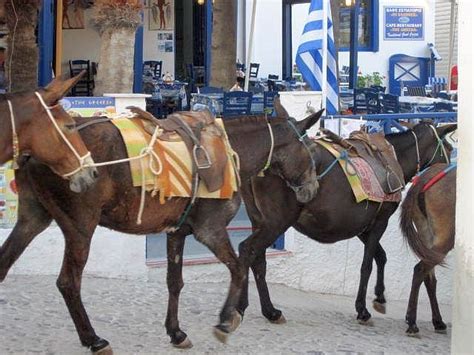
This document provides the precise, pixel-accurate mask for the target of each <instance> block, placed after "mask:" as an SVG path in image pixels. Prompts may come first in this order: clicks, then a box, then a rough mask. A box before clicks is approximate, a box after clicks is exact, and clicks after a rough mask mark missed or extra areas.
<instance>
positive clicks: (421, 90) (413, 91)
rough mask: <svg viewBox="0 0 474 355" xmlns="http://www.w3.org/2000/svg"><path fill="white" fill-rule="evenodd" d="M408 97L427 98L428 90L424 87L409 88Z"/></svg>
mask: <svg viewBox="0 0 474 355" xmlns="http://www.w3.org/2000/svg"><path fill="white" fill-rule="evenodd" d="M407 96H425V97H426V89H425V87H424V86H408V87H407Z"/></svg>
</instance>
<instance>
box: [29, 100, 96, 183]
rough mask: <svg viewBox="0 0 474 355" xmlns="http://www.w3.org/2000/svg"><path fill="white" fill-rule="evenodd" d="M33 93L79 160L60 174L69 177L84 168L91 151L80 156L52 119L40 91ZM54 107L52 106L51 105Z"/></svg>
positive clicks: (49, 109) (48, 107)
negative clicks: (68, 170) (72, 168)
mask: <svg viewBox="0 0 474 355" xmlns="http://www.w3.org/2000/svg"><path fill="white" fill-rule="evenodd" d="M35 95H36V97H38V100H39V101H40V103H41V105H42V106H43V108H44V109H45V110H46V113H47V114H48V117H49V119H50V121H51V122H52V123H53V126H54V128H55V129H56V131H57V132H58V133H59V135H60V136H61V138H62V139H63V141H64V143H66V145H67V146H68V147H69V149H70V150H71V151H72V153H73V154H74V156H75V157H76V158H77V160H78V161H79V167H78V168H77V169H75V170H73V171H71V172H69V173H67V174H62V175H61V176H62V177H63V178H65V179H67V178H69V177H71V176H72V175H74V174H76V173H78V172H79V171H81V170H82V169H84V168H85V167H86V165H87V162H88V161H90V158H91V152H89V151H88V152H87V153H86V154H85V155H84V156H82V157H81V156H80V155H79V153H78V152H77V150H76V148H74V146H73V145H72V144H71V142H70V141H69V140H68V139H67V137H66V135H65V134H64V132H63V131H62V130H61V128H59V126H58V123H57V122H56V120H55V119H54V117H53V114H52V113H51V108H52V107H50V106H48V105H46V103H45V102H44V100H43V98H42V97H41V95H40V93H39V92H37V91H36V92H35ZM53 107H54V106H53Z"/></svg>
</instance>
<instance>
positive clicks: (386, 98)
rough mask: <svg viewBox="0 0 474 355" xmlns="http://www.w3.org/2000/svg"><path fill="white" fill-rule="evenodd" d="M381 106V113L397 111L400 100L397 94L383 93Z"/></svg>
mask: <svg viewBox="0 0 474 355" xmlns="http://www.w3.org/2000/svg"><path fill="white" fill-rule="evenodd" d="M381 108H382V112H383V113H399V112H400V102H399V99H398V96H397V95H392V94H383V95H382V100H381Z"/></svg>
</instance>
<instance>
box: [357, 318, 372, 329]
mask: <svg viewBox="0 0 474 355" xmlns="http://www.w3.org/2000/svg"><path fill="white" fill-rule="evenodd" d="M357 322H359V324H360V325H365V326H366V327H373V326H374V321H373V320H372V318H369V319H357Z"/></svg>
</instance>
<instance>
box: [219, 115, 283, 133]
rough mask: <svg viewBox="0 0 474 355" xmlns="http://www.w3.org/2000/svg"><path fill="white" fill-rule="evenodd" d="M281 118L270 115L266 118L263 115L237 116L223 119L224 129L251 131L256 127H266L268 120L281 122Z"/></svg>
mask: <svg viewBox="0 0 474 355" xmlns="http://www.w3.org/2000/svg"><path fill="white" fill-rule="evenodd" d="M282 121H283V119H282V118H278V117H272V118H271V119H270V120H268V117H267V116H265V115H250V116H237V117H236V118H233V119H230V120H224V125H225V128H226V129H231V130H232V131H233V132H235V133H237V132H244V131H245V132H246V131H253V130H255V129H256V128H262V127H267V123H268V122H275V123H279V122H282Z"/></svg>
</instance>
